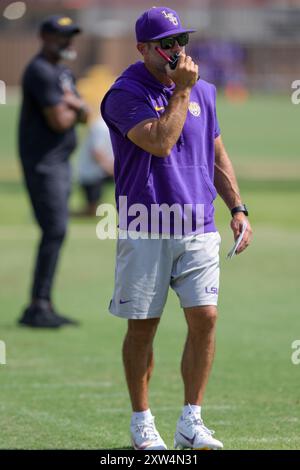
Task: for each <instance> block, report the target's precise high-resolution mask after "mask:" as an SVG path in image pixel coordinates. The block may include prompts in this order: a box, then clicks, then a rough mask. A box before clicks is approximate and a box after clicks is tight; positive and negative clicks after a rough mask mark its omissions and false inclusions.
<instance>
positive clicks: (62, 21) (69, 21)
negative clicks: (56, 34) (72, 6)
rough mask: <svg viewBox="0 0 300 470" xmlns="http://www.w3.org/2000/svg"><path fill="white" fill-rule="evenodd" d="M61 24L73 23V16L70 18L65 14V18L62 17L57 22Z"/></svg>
mask: <svg viewBox="0 0 300 470" xmlns="http://www.w3.org/2000/svg"><path fill="white" fill-rule="evenodd" d="M57 23H58V24H59V25H60V26H69V25H70V24H72V23H73V21H72V20H71V18H68V17H67V16H64V17H63V18H60V19H59V20H58V22H57Z"/></svg>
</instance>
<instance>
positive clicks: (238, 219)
mask: <svg viewBox="0 0 300 470" xmlns="http://www.w3.org/2000/svg"><path fill="white" fill-rule="evenodd" d="M243 222H246V223H247V228H246V230H245V233H244V236H243V239H242V241H241V243H240V245H239V247H238V249H237V250H236V254H237V255H238V254H240V253H241V252H242V251H244V250H245V249H246V248H247V246H249V245H250V243H251V240H252V228H251V225H250V222H249V220H248V219H247V217H246V216H245V214H244V213H243V212H237V213H236V214H234V216H233V218H232V220H231V223H230V226H231V228H232V231H233V236H234V239H235V240H236V239H237V238H238V236H239V235H240V233H241V232H242V229H243Z"/></svg>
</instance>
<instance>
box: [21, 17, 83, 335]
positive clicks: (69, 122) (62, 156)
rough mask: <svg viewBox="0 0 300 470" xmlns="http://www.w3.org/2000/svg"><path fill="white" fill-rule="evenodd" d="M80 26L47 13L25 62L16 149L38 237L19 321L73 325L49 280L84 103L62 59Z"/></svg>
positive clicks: (71, 55)
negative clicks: (32, 52)
mask: <svg viewBox="0 0 300 470" xmlns="http://www.w3.org/2000/svg"><path fill="white" fill-rule="evenodd" d="M80 32H81V30H80V28H79V27H78V26H77V25H75V24H74V22H73V20H72V19H71V18H69V17H66V16H62V15H56V16H51V17H49V18H47V19H46V20H45V21H43V23H42V24H41V27H40V38H41V41H42V48H41V50H40V52H39V53H38V54H37V55H36V56H35V57H34V58H33V59H32V61H31V62H30V63H29V65H28V66H27V67H26V69H25V72H24V75H23V80H22V88H23V102H22V108H21V115H20V122H19V153H20V158H21V163H22V168H23V173H24V179H25V183H26V187H27V190H28V193H29V197H30V201H31V204H32V208H33V211H34V215H35V218H36V221H37V223H38V225H39V227H40V229H41V232H42V236H41V240H40V244H39V248H38V253H37V259H36V264H35V270H34V277H33V285H32V290H31V300H30V304H29V306H28V307H27V308H26V309H25V311H24V312H23V314H22V316H21V318H20V320H19V323H20V324H21V325H26V326H29V327H40V328H58V327H60V326H62V325H66V324H73V325H74V324H76V323H77V322H75V321H74V320H71V319H69V318H66V317H64V316H62V315H59V314H58V313H57V312H56V311H55V310H54V307H53V304H52V301H51V299H52V285H53V279H54V275H55V272H56V267H57V262H58V258H59V253H60V249H61V246H62V243H63V241H64V238H65V235H66V229H67V222H68V196H69V193H70V185H71V168H70V163H69V157H70V154H71V153H72V151H73V150H74V148H75V146H76V134H75V126H76V125H77V124H78V123H86V122H87V120H88V114H89V112H88V108H87V107H86V105H85V103H84V102H83V100H82V99H81V98H80V97H79V95H78V93H77V91H76V88H75V80H74V77H73V75H72V73H71V71H70V70H69V69H68V68H67V67H65V66H64V65H62V64H60V61H61V60H63V59H65V60H74V59H75V58H76V55H77V54H76V51H75V49H74V48H73V45H72V42H73V38H74V36H75V35H76V34H78V33H80Z"/></svg>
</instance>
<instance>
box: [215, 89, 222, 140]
mask: <svg viewBox="0 0 300 470" xmlns="http://www.w3.org/2000/svg"><path fill="white" fill-rule="evenodd" d="M216 95H217V90H216V87H214V116H215V139H216V138H217V137H219V135H220V134H221V129H220V126H219V121H218V116H217V109H216Z"/></svg>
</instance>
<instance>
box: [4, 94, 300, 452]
mask: <svg viewBox="0 0 300 470" xmlns="http://www.w3.org/2000/svg"><path fill="white" fill-rule="evenodd" d="M296 113H299V109H298V107H297V106H292V105H291V103H290V100H289V98H288V97H263V96H256V97H253V98H251V99H250V100H249V101H248V102H247V103H245V104H244V105H237V104H230V103H228V102H227V101H225V100H224V99H222V98H220V100H219V120H220V124H221V128H222V131H223V138H224V140H225V144H226V145H227V148H228V150H229V152H230V154H231V156H232V159H233V161H234V164H235V166H236V168H237V171H238V174H239V176H240V178H239V181H240V186H241V190H242V194H243V199H244V200H245V202H247V203H248V206H249V208H250V211H251V222H252V225H253V229H254V240H253V244H252V246H251V248H249V249H248V251H247V252H246V253H244V254H243V255H241V256H239V257H236V258H235V259H233V260H232V261H227V260H226V253H227V251H228V250H229V248H230V246H231V244H232V235H231V231H230V229H229V222H230V219H229V215H228V211H227V210H226V209H225V207H224V204H223V203H222V202H221V201H220V200H217V202H216V212H217V224H218V228H219V231H220V233H221V236H222V239H223V243H222V250H221V267H222V272H221V291H220V292H221V293H220V302H219V323H218V333H217V351H216V359H215V363H214V367H213V372H212V375H211V379H210V382H209V386H208V389H207V393H206V398H205V403H204V406H203V416H204V419H205V422H206V424H207V426H208V427H212V428H213V429H215V431H216V436H217V438H219V439H221V440H222V441H223V442H224V445H225V448H226V449H299V448H300V388H299V385H300V365H298V366H296V365H293V364H292V362H291V354H292V349H291V343H292V341H294V340H295V339H300V318H299V253H300V237H299V229H300V219H299V215H297V214H299V205H300V184H299V183H300V160H299V157H300V155H299V142H298V138H297V135H298V132H297V123H298V119H297V117H298V114H297V116H296ZM16 116H17V107H16V106H15V105H13V104H11V105H10V104H8V105H6V106H0V128H1V141H0V154H1V159H0V192H1V197H0V204H1V211H0V213H1V222H0V239H1V244H0V250H1V252H0V289H1V294H0V295H1V304H0V308H1V315H0V340H2V341H5V343H6V349H7V364H6V365H0V422H1V434H0V435H1V439H0V448H10V449H11V448H13V449H16V448H23V449H45V448H47V449H57V448H60V449H69V448H72V449H75V448H76V449H117V448H118V449H120V448H128V447H129V445H130V441H129V434H128V427H129V419H130V407H129V400H128V394H127V389H126V385H125V379H124V376H123V369H122V361H121V355H120V352H121V343H122V338H123V335H124V332H125V328H126V323H125V322H124V321H122V320H120V319H117V318H115V317H112V316H111V315H109V314H108V311H107V305H108V302H109V300H110V295H111V292H112V287H113V273H114V251H115V242H114V241H99V240H97V238H96V235H95V228H96V222H97V220H96V219H95V220H92V221H89V222H86V221H80V222H78V221H74V220H72V221H71V224H70V231H69V237H68V240H67V241H66V244H65V246H64V250H63V253H62V258H61V263H60V267H59V273H58V276H57V278H56V284H55V299H54V300H55V303H56V305H57V306H58V308H59V309H60V310H61V311H62V312H63V313H66V314H70V315H72V316H73V317H76V318H78V319H79V320H80V321H81V322H82V325H81V327H80V328H77V329H75V328H68V329H67V328H65V329H62V330H60V331H49V332H47V331H30V330H26V329H21V328H19V327H17V326H16V320H17V318H18V316H19V315H20V312H21V309H22V308H23V307H24V305H25V304H26V302H27V300H28V290H29V286H30V280H31V270H32V265H33V255H34V250H35V246H36V242H37V234H38V233H37V229H36V227H35V225H34V223H33V221H32V217H31V213H30V208H29V205H28V202H27V199H26V193H25V192H24V189H23V186H22V184H21V182H20V173H19V168H18V162H17V157H16V144H15V135H16ZM105 199H106V200H107V201H112V199H113V188H111V187H110V188H108V189H107V191H106V194H105ZM79 205H80V194H79V192H78V190H77V189H74V195H73V197H72V206H73V207H78V206H79ZM185 332H186V328H185V323H184V319H183V314H182V312H181V310H180V308H179V306H178V302H177V298H176V296H175V295H174V294H173V293H172V292H170V295H169V299H168V303H167V306H166V309H165V312H164V315H163V318H162V320H161V324H160V328H159V331H158V334H157V337H156V340H155V351H156V368H155V371H154V375H153V379H152V382H151V389H150V396H151V409H152V412H153V414H154V415H155V416H156V423H157V425H158V428H159V430H160V432H161V434H162V436H163V438H164V439H165V441H166V443H167V444H168V446H169V447H170V448H172V445H173V434H174V430H175V424H176V421H177V419H178V415H179V413H180V410H181V406H182V394H183V386H182V382H181V378H180V366H179V364H180V357H181V352H182V348H183V343H184V340H185Z"/></svg>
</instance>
